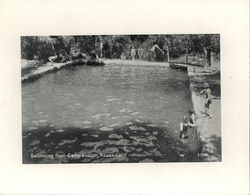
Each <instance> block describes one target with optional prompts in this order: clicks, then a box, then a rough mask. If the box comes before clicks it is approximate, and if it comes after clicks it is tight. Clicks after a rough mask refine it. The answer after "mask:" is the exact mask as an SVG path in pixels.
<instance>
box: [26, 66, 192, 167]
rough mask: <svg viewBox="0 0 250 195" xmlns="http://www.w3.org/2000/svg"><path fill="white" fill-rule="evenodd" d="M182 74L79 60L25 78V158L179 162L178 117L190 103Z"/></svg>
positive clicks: (181, 148)
mask: <svg viewBox="0 0 250 195" xmlns="http://www.w3.org/2000/svg"><path fill="white" fill-rule="evenodd" d="M186 74H187V73H186V72H183V71H177V70H172V69H170V68H168V67H157V66H155V67H153V66H123V67H122V66H118V65H112V66H111V65H110V66H108V65H106V66H104V67H89V66H78V67H70V68H65V69H62V70H60V71H57V72H55V73H50V74H47V75H45V76H43V77H41V78H40V79H38V80H36V81H34V82H30V83H23V84H22V123H23V124H22V127H23V162H24V163H84V162H86V163H88V162H97V163H98V162H169V161H185V160H186V158H187V155H186V154H185V152H187V151H186V150H185V143H183V142H181V141H180V140H179V123H180V121H181V119H182V117H183V115H187V111H188V109H189V108H190V107H191V100H190V91H189V83H188V77H187V75H186ZM58 153H60V154H61V155H57V154H58ZM36 154H38V155H36ZM71 154H75V155H71ZM79 154H81V155H80V156H79ZM87 154H88V155H87ZM51 155H52V157H51ZM91 155H92V157H90V156H91ZM93 156H95V157H93Z"/></svg>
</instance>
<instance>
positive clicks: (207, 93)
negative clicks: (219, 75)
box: [200, 83, 212, 118]
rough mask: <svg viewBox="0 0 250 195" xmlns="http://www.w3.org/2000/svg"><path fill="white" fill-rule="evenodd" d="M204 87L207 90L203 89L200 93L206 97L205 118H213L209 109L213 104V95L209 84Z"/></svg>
mask: <svg viewBox="0 0 250 195" xmlns="http://www.w3.org/2000/svg"><path fill="white" fill-rule="evenodd" d="M204 86H205V89H203V90H202V91H201V92H200V93H201V94H205V97H206V100H205V104H204V109H205V117H209V118H211V114H210V111H209V107H210V104H211V103H212V93H211V89H210V87H209V84H208V83H205V85H204Z"/></svg>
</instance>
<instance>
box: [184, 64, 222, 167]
mask: <svg viewBox="0 0 250 195" xmlns="http://www.w3.org/2000/svg"><path fill="white" fill-rule="evenodd" d="M204 70H205V71H206V72H207V71H210V72H211V74H213V73H214V72H218V71H219V70H214V69H210V70H209V69H208V70H206V69H204V68H193V67H188V69H187V72H188V78H189V85H190V92H191V101H192V106H193V110H194V111H195V113H196V115H197V116H198V117H197V118H198V119H197V121H198V127H197V133H198V136H199V137H200V139H201V142H202V143H203V150H202V154H201V155H202V157H204V159H205V161H209V162H220V161H221V160H222V159H221V148H216V147H215V144H214V143H213V141H214V140H213V139H214V136H216V137H217V139H218V140H219V142H221V129H220V128H221V125H219V126H218V125H214V124H216V122H217V124H218V121H216V119H217V118H215V117H214V116H216V113H215V110H216V111H218V109H219V115H220V109H221V107H220V106H221V99H220V97H219V98H216V99H213V103H212V104H211V108H210V112H211V115H212V119H208V118H204V117H201V116H199V115H200V113H201V112H202V111H203V110H204V101H205V100H204V98H203V97H201V96H200V95H198V94H197V93H196V92H195V90H194V89H195V88H196V87H197V83H196V82H197V81H198V82H199V83H201V84H202V85H203V84H204V83H205V82H206V81H205V80H204V79H203V78H202V77H201V76H207V75H209V73H208V74H207V73H206V74H203V72H204ZM208 83H209V82H208ZM214 83H216V84H217V85H220V81H215V82H214ZM209 84H210V83H209ZM215 108H218V109H215ZM217 120H218V119H217ZM215 121H216V122H215ZM219 123H220V121H219ZM211 127H212V128H213V129H211ZM219 144H221V143H219ZM218 150H219V152H218Z"/></svg>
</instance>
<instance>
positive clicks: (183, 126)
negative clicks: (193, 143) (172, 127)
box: [180, 116, 188, 139]
mask: <svg viewBox="0 0 250 195" xmlns="http://www.w3.org/2000/svg"><path fill="white" fill-rule="evenodd" d="M180 138H181V139H187V138H188V120H187V117H186V116H183V119H182V122H181V123H180Z"/></svg>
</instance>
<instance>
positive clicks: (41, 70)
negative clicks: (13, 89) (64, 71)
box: [21, 62, 67, 82]
mask: <svg viewBox="0 0 250 195" xmlns="http://www.w3.org/2000/svg"><path fill="white" fill-rule="evenodd" d="M65 66H67V63H54V64H53V66H52V65H51V63H50V62H48V63H47V64H43V65H41V66H39V67H37V68H36V69H35V70H34V71H31V72H30V73H29V74H25V75H24V76H22V78H21V80H22V82H25V81H27V80H33V79H36V78H39V77H41V76H43V75H45V74H47V73H49V72H54V71H57V70H59V69H61V68H62V67H65Z"/></svg>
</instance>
